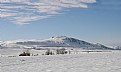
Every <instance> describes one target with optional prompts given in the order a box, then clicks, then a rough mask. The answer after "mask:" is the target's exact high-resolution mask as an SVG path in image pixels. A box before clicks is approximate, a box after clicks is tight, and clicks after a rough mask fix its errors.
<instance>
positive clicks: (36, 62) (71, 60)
mask: <svg viewBox="0 0 121 72" xmlns="http://www.w3.org/2000/svg"><path fill="white" fill-rule="evenodd" d="M2 52H3V51H2ZM16 52H17V51H16ZM3 54H4V53H3ZM8 54H9V53H8ZM0 63H1V64H0V67H1V70H0V72H121V52H120V51H112V52H94V53H79V54H70V55H69V54H68V55H51V56H42V55H40V56H30V57H18V56H16V57H8V56H5V57H0Z"/></svg>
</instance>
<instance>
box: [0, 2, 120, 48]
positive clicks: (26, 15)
mask: <svg viewBox="0 0 121 72" xmlns="http://www.w3.org/2000/svg"><path fill="white" fill-rule="evenodd" d="M51 36H69V37H74V38H79V39H81V40H85V41H88V42H91V43H102V44H106V45H111V46H115V45H121V0H0V40H13V39H42V38H48V37H51Z"/></svg>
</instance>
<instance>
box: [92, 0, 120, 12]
mask: <svg viewBox="0 0 121 72" xmlns="http://www.w3.org/2000/svg"><path fill="white" fill-rule="evenodd" d="M92 6H93V8H96V9H105V10H121V0H97V2H96V3H94V4H92Z"/></svg>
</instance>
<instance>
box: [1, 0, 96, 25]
mask: <svg viewBox="0 0 121 72" xmlns="http://www.w3.org/2000/svg"><path fill="white" fill-rule="evenodd" d="M95 2H96V0H0V18H4V19H7V20H10V21H11V22H13V23H15V24H29V22H32V21H36V20H41V19H45V18H48V17H50V16H54V15H57V14H61V13H60V11H62V10H63V9H65V8H88V3H95Z"/></svg>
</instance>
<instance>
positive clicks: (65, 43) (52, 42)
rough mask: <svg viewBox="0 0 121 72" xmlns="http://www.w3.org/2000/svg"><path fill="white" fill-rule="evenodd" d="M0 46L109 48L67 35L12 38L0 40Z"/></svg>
mask: <svg viewBox="0 0 121 72" xmlns="http://www.w3.org/2000/svg"><path fill="white" fill-rule="evenodd" d="M0 47H14V48H22V47H35V48H36V47H73V48H82V49H88V50H94V49H100V50H111V49H112V48H109V47H107V46H104V45H102V44H99V43H97V44H92V43H89V42H86V41H82V40H79V39H76V38H72V37H67V36H53V37H51V38H49V39H43V40H36V39H34V40H13V41H1V42H0Z"/></svg>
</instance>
